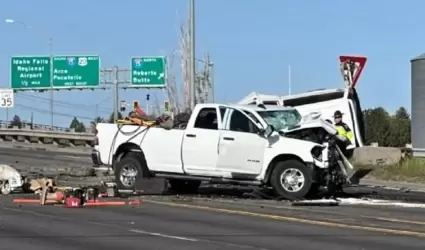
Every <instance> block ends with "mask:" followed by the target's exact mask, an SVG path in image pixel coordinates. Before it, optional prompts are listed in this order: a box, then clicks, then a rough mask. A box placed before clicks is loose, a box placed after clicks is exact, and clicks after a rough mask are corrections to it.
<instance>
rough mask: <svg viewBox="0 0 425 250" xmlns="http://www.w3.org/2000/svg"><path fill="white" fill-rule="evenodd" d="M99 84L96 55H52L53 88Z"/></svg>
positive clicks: (95, 85)
mask: <svg viewBox="0 0 425 250" xmlns="http://www.w3.org/2000/svg"><path fill="white" fill-rule="evenodd" d="M99 84H100V59H99V57H98V56H55V57H53V87H54V88H90V87H97V86H99Z"/></svg>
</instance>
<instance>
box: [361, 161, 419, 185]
mask: <svg viewBox="0 0 425 250" xmlns="http://www.w3.org/2000/svg"><path fill="white" fill-rule="evenodd" d="M353 165H354V168H356V169H364V168H372V169H374V170H373V171H372V172H370V173H369V174H368V175H367V176H366V177H365V178H370V177H372V178H374V179H377V180H385V181H404V182H415V183H425V159H421V158H408V159H405V160H403V161H401V162H400V163H398V164H394V165H359V164H356V163H353Z"/></svg>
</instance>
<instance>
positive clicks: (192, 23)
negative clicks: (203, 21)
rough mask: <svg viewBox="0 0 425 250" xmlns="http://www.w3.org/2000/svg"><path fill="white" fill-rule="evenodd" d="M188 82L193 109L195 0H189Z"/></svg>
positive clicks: (191, 107)
mask: <svg viewBox="0 0 425 250" xmlns="http://www.w3.org/2000/svg"><path fill="white" fill-rule="evenodd" d="M189 29H190V33H189V35H190V39H189V44H190V46H189V48H190V84H189V96H190V109H191V110H193V108H194V107H195V84H196V79H195V76H196V66H195V65H196V64H195V60H196V59H195V0H190V27H189Z"/></svg>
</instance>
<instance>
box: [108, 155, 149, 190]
mask: <svg viewBox="0 0 425 250" xmlns="http://www.w3.org/2000/svg"><path fill="white" fill-rule="evenodd" d="M114 172H115V182H116V184H117V188H118V190H134V189H135V184H136V180H137V179H139V178H147V177H148V176H149V169H148V166H147V164H146V160H145V158H144V156H143V155H142V154H140V153H138V152H129V153H127V154H126V155H125V156H124V157H123V158H122V159H121V160H120V161H119V162H118V163H116V164H115V171H114ZM123 174H125V175H123ZM128 174H134V175H135V176H134V178H132V176H128ZM121 177H123V178H121Z"/></svg>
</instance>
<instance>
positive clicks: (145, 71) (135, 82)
mask: <svg viewBox="0 0 425 250" xmlns="http://www.w3.org/2000/svg"><path fill="white" fill-rule="evenodd" d="M166 77H167V67H166V59H165V57H161V56H158V57H133V58H131V85H132V87H139V88H163V87H165V85H166Z"/></svg>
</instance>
